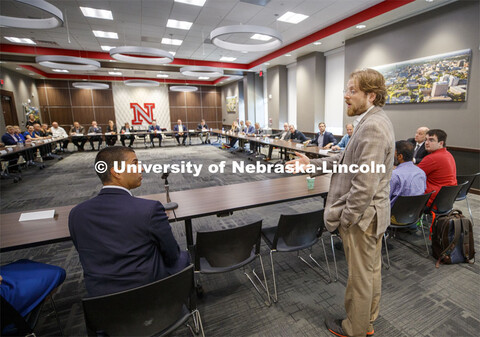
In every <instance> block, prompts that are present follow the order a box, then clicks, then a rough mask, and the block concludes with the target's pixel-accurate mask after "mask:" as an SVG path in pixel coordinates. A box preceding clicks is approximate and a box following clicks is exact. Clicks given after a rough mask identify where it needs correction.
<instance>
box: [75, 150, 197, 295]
mask: <svg viewBox="0 0 480 337" xmlns="http://www.w3.org/2000/svg"><path fill="white" fill-rule="evenodd" d="M122 161H123V162H124V163H125V166H128V165H138V159H137V156H136V155H135V151H133V149H131V148H128V147H123V146H112V147H107V148H105V149H103V150H102V151H100V152H99V153H98V154H97V156H96V158H95V167H96V168H98V170H97V175H98V176H99V178H100V180H101V181H102V184H103V188H102V189H101V191H100V193H99V194H98V195H97V196H96V197H94V198H92V199H90V200H88V201H85V202H83V203H81V204H79V205H77V206H75V207H74V208H73V209H72V211H71V212H70V215H69V218H68V227H69V230H70V235H71V237H72V240H73V244H74V245H75V248H76V249H77V251H78V255H79V257H80V262H81V263H82V267H83V272H84V278H85V285H86V288H87V292H88V295H89V296H99V295H105V294H109V293H114V292H118V291H123V290H127V289H131V288H135V287H139V286H142V285H145V284H148V283H151V282H154V281H156V280H160V279H162V278H165V277H167V276H169V275H173V274H175V273H177V272H179V271H180V270H182V269H183V268H185V267H186V266H187V265H188V264H189V260H190V259H189V255H188V253H187V252H186V251H181V250H180V248H179V246H178V244H177V241H176V240H175V237H174V236H173V233H172V229H171V227H170V224H169V222H168V216H167V214H166V213H165V209H164V207H163V205H162V204H161V203H160V202H158V201H154V200H147V199H143V198H136V197H134V196H133V195H132V192H131V191H130V190H132V189H134V188H137V187H139V186H140V185H141V184H142V173H141V170H140V172H137V173H135V172H128V171H127V170H125V171H124V172H123V173H118V172H116V171H115V169H114V162H119V163H120V162H122ZM98 163H103V166H98V165H99V164H98ZM120 165H121V164H120ZM100 169H102V170H100ZM103 169H104V170H103ZM100 172H102V173H100Z"/></svg>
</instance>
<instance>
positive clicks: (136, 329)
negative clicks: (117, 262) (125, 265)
mask: <svg viewBox="0 0 480 337" xmlns="http://www.w3.org/2000/svg"><path fill="white" fill-rule="evenodd" d="M82 304H83V311H84V315H85V323H86V326H87V333H88V336H111V337H112V336H153V335H155V336H165V335H168V334H170V333H171V332H173V331H174V330H176V329H177V328H179V327H180V326H181V325H183V324H185V323H187V322H188V320H189V319H190V318H192V319H193V323H194V327H193V328H192V327H191V326H190V325H189V324H187V326H188V328H189V329H190V331H191V332H192V335H193V334H197V333H199V332H201V334H202V336H204V333H203V325H202V320H201V317H200V313H199V311H198V309H197V303H196V294H195V286H194V274H193V265H190V266H188V267H186V268H185V269H184V270H182V271H180V272H178V273H176V274H174V275H171V276H169V277H167V278H164V279H161V280H159V281H155V282H153V283H150V284H147V285H144V286H141V287H137V288H133V289H129V290H125V291H121V292H117V293H114V294H109V295H103V296H97V297H91V298H86V299H83V300H82Z"/></svg>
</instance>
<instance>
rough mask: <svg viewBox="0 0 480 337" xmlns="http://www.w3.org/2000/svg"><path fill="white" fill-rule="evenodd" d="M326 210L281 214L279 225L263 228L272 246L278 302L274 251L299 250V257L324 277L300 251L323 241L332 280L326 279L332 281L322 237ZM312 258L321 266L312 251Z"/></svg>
mask: <svg viewBox="0 0 480 337" xmlns="http://www.w3.org/2000/svg"><path fill="white" fill-rule="evenodd" d="M323 212H324V210H323V209H322V210H319V211H314V212H308V213H300V214H291V215H284V214H282V215H280V220H279V221H278V226H276V227H270V228H265V229H263V230H262V237H263V240H264V241H265V243H266V244H267V246H268V247H269V248H270V262H271V264H272V276H273V289H274V295H273V296H272V297H273V300H274V302H277V300H278V295H277V282H276V279H275V268H274V263H273V253H274V252H297V257H298V258H299V259H300V260H301V261H303V262H304V263H306V264H307V265H308V266H309V267H310V268H312V269H313V270H314V271H315V272H317V273H318V274H319V275H320V276H321V277H323V276H322V275H321V274H320V273H319V272H318V271H317V270H316V269H315V268H314V267H313V266H312V265H311V264H310V263H309V262H308V261H307V260H305V259H304V258H303V257H302V256H301V255H300V251H302V250H305V249H311V247H312V246H313V245H314V244H316V243H317V242H318V239H319V238H320V241H321V242H322V247H323V254H324V255H325V263H326V266H327V270H328V275H329V278H330V280H328V281H327V280H326V282H327V283H330V282H331V275H330V268H329V266H328V259H327V254H326V251H325V245H324V243H323V240H322V238H321V235H322V233H323V232H324V231H325V224H324V222H323ZM309 257H310V259H311V260H312V261H313V262H314V263H315V264H316V265H317V266H318V267H319V268H321V267H320V264H319V263H318V262H317V261H316V260H315V259H314V258H313V256H312V254H311V252H310V254H309Z"/></svg>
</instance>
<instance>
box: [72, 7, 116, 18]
mask: <svg viewBox="0 0 480 337" xmlns="http://www.w3.org/2000/svg"><path fill="white" fill-rule="evenodd" d="M80 10H81V11H82V13H83V15H84V16H88V17H89V18H97V19H105V20H113V15H112V11H109V10H107V9H96V8H90V7H80Z"/></svg>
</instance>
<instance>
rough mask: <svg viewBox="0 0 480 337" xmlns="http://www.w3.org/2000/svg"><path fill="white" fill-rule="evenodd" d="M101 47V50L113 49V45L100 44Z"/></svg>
mask: <svg viewBox="0 0 480 337" xmlns="http://www.w3.org/2000/svg"><path fill="white" fill-rule="evenodd" d="M101 47H102V50H105V51H110V49H113V48H115V47H112V46H101Z"/></svg>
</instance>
